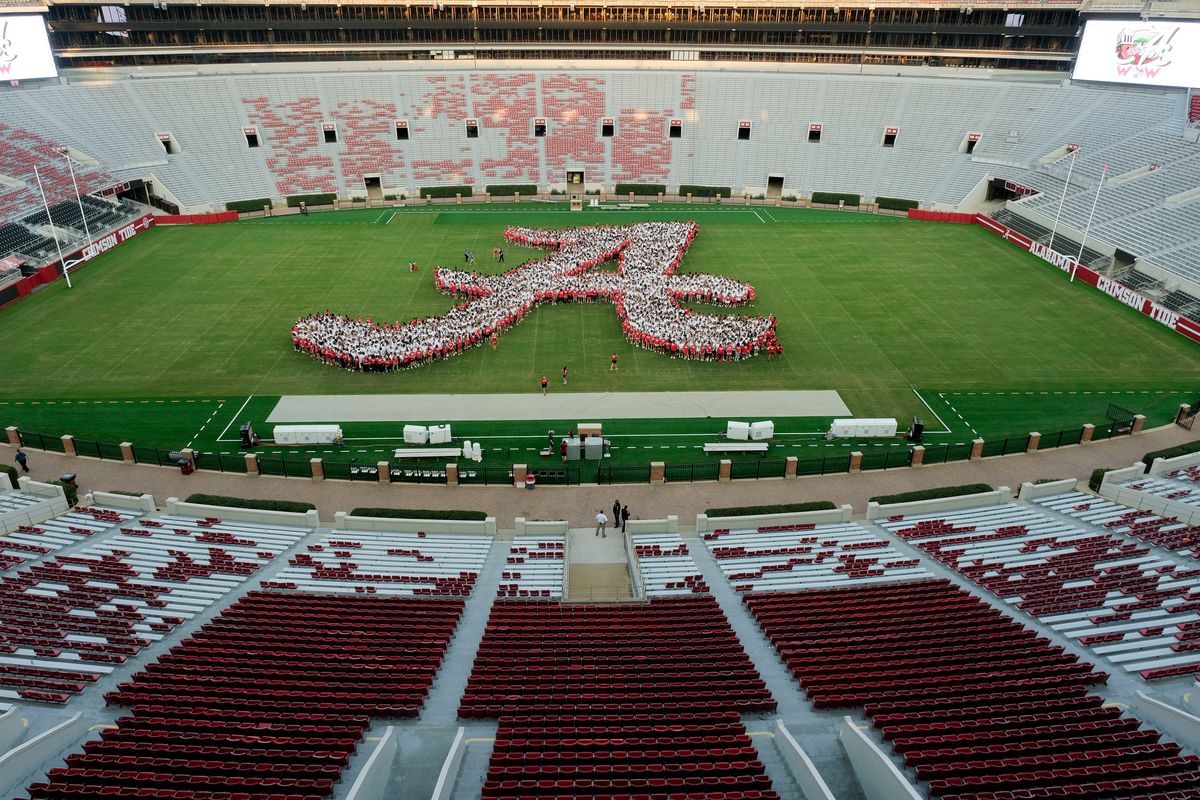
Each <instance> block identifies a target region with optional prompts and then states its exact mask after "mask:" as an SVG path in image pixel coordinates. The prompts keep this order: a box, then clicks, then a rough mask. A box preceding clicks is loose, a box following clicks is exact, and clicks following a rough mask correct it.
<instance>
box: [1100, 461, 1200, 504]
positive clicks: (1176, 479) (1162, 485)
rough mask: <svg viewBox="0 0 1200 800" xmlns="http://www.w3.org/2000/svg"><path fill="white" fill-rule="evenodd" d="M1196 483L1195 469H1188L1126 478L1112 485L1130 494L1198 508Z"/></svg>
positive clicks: (1198, 480)
mask: <svg viewBox="0 0 1200 800" xmlns="http://www.w3.org/2000/svg"><path fill="white" fill-rule="evenodd" d="M1197 483H1200V475H1198V474H1197V469H1196V468H1195V467H1188V468H1186V469H1177V470H1172V471H1171V472H1166V473H1163V474H1161V475H1146V476H1145V477H1137V478H1127V479H1125V480H1120V481H1116V482H1115V483H1114V484H1113V485H1114V486H1115V487H1116V488H1118V489H1128V490H1130V491H1132V492H1140V493H1141V494H1145V495H1150V496H1152V497H1158V498H1162V499H1163V500H1170V501H1172V502H1175V503H1182V504H1183V505H1185V506H1194V507H1196V508H1200V486H1197Z"/></svg>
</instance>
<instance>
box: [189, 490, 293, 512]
mask: <svg viewBox="0 0 1200 800" xmlns="http://www.w3.org/2000/svg"><path fill="white" fill-rule="evenodd" d="M184 502H185V503H199V504H200V505H203V506H226V507H227V508H253V509H257V510H259V511H292V512H298V513H301V514H303V513H304V512H305V511H312V510H313V509H315V508H316V506H314V505H313V504H312V503H297V502H295V501H292V500H253V499H250V498H246V497H229V496H228V495H224V494H193V495H188V498H187V500H185V501H184Z"/></svg>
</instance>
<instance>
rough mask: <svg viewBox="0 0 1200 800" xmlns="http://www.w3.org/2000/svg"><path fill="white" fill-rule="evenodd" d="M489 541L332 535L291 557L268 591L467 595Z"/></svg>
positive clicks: (475, 537)
mask: <svg viewBox="0 0 1200 800" xmlns="http://www.w3.org/2000/svg"><path fill="white" fill-rule="evenodd" d="M491 542H492V540H491V537H489V536H478V535H470V534H449V533H428V534H427V533H425V532H424V531H407V532H386V533H384V532H365V531H352V530H336V531H333V532H331V533H328V534H326V535H324V536H322V537H321V539H320V541H318V542H314V543H312V544H309V545H307V546H306V547H305V549H304V551H303V552H301V553H297V554H296V555H294V556H292V557H291V559H289V561H288V566H287V567H285V568H284V569H283V570H281V571H280V572H279V573H277V574H276V576H275V578H274V579H273V580H272V581H271V582H270V583H269V584H267V586H268V588H272V587H273V588H288V589H299V590H301V591H315V592H326V593H345V594H387V595H417V596H420V595H439V596H464V597H465V596H467V595H469V594H470V593H471V591H472V589H473V588H474V586H475V581H476V579H478V577H479V570H480V568H481V567H482V566H483V562H484V560H485V559H486V558H487V552H488V548H489V547H490V546H491Z"/></svg>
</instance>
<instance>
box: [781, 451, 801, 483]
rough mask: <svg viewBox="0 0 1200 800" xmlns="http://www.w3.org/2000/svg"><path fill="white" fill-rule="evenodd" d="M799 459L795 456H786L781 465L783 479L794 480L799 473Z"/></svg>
mask: <svg viewBox="0 0 1200 800" xmlns="http://www.w3.org/2000/svg"><path fill="white" fill-rule="evenodd" d="M799 466H800V459H799V458H797V457H796V456H788V457H787V458H786V459H785V462H784V465H783V477H785V478H794V477H796V473H797V472H798V471H799Z"/></svg>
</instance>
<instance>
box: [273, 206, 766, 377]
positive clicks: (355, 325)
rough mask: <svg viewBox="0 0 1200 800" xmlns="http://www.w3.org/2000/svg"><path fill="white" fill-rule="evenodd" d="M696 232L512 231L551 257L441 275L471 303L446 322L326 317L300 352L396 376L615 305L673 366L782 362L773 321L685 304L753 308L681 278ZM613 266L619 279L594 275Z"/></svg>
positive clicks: (725, 288)
mask: <svg viewBox="0 0 1200 800" xmlns="http://www.w3.org/2000/svg"><path fill="white" fill-rule="evenodd" d="M698 230H699V228H698V226H697V225H696V224H695V223H694V222H641V223H636V224H632V225H621V226H590V227H581V228H571V229H567V230H562V231H539V230H534V229H530V228H509V229H508V230H506V231H505V234H504V236H505V238H506V239H507V240H508V241H510V242H513V243H515V244H519V245H522V246H525V247H538V248H547V249H549V250H550V251H551V252H550V253H549V254H548V255H547V256H546V257H545V258H543V259H540V260H536V261H527V262H525V263H524V264H522V265H520V266H519V267H516V268H515V269H512V270H509V271H508V272H505V273H503V274H501V275H480V274H477V273H473V272H464V271H460V270H453V269H447V268H444V267H438V268H437V269H435V270H434V279H435V281H436V283H437V287H438V288H439V289H440V290H441V291H443V292H446V293H447V294H454V295H459V296H464V297H466V298H467V300H466V301H465V302H463V303H460V304H459V305H457V306H455V307H454V308H452V309H451V310H450V311H449V312H447V313H446V314H443V315H441V316H436V317H427V318H425V319H416V320H413V321H412V322H407V323H405V322H398V323H395V324H382V323H377V322H374V321H373V320H371V319H370V318H366V319H364V318H362V317H354V318H352V317H349V316H345V315H340V314H334V313H332V312H330V311H325V312H323V313H319V314H312V315H310V316H307V317H303V318H301V319H300V320H298V321H297V322H296V324H295V326H294V327H293V328H292V341H293V344H294V345H295V347H296V349H297V350H300V351H303V352H306V353H308V354H310V355H311V356H313V357H314V358H317V359H319V360H321V361H324V362H326V363H329V364H336V365H339V366H342V367H345V368H347V369H356V370H382V371H386V370H394V369H405V368H410V367H414V366H419V365H421V364H427V363H429V362H431V361H435V360H438V359H441V358H449V357H451V356H453V355H456V354H458V353H460V352H462V351H463V350H466V349H467V348H469V347H475V346H478V345H480V344H483V343H484V342H486V341H492V342H493V347H494V346H495V344H494V339H495V337H496V335H497V334H498V333H499V332H500V331H503V330H505V329H506V328H509V327H512V326H513V325H517V324H519V323H520V322H521V320H522V319H523V318H524V316H525V314H526V313H527V312H528V311H529V310H530V309H532V308H533V307H534V306H536V305H538V304H540V303H546V302H551V303H564V302H572V303H578V302H590V303H598V302H614V303H615V304H616V307H617V316H618V317H619V318H620V320H621V328H622V330H623V331H624V332H625V335H626V337H627V338H628V339H629V340H630V341H631V342H633V343H634V344H635V345H637V346H639V347H645V348H649V349H654V350H659V351H661V352H664V353H667V354H669V355H671V356H673V357H676V358H688V359H710V360H711V359H717V360H740V359H743V358H749V357H752V356H754V355H757V354H760V353H768V354H778V353H779V352H781V350H782V348H781V346H780V343H779V340H778V339H777V338H776V335H775V327H776V321H775V318H774V317H753V316H742V315H737V316H734V315H723V316H718V315H710V314H697V313H693V312H692V310H691V309H689V308H686V307H684V306H682V305H680V301H702V302H707V303H714V304H720V305H727V306H737V305H744V304H746V303H749V302H751V301H753V300H754V289H753V287H751V286H749V285H747V284H743V283H739V282H737V281H734V280H731V279H729V278H723V277H720V276H718V275H705V274H676V269H677V268H678V266H679V263H680V261H681V260H682V258H683V255H684V253H685V252H687V249H688V246H689V245H690V244H691V242H692V239H693V238H695V236H696V232H697V231H698ZM614 258H616V259H617V260H618V265H619V268H618V270H617V271H616V272H610V271H606V270H600V269H595V267H598V266H600V265H601V264H604V263H605V262H607V261H610V260H612V259H614Z"/></svg>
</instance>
